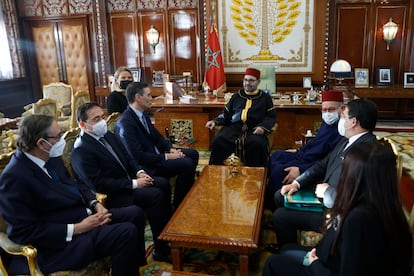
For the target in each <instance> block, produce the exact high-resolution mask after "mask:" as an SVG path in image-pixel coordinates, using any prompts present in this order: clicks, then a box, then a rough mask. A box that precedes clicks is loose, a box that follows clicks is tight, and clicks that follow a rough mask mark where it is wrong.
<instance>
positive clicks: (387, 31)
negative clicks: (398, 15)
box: [382, 17, 398, 50]
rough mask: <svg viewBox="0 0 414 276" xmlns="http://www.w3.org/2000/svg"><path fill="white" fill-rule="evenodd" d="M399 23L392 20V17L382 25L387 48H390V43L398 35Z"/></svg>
mask: <svg viewBox="0 0 414 276" xmlns="http://www.w3.org/2000/svg"><path fill="white" fill-rule="evenodd" d="M397 31H398V24H396V23H394V22H392V18H391V17H390V19H389V20H388V22H387V23H386V24H384V26H383V27H382V34H383V36H384V40H385V42H387V50H389V49H390V43H391V41H393V40H394V38H395V36H396V35H397Z"/></svg>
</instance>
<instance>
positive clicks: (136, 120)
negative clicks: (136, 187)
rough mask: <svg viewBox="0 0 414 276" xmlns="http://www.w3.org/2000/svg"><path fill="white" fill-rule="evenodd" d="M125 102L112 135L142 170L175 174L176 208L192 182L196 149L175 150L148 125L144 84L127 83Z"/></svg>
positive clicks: (148, 103)
mask: <svg viewBox="0 0 414 276" xmlns="http://www.w3.org/2000/svg"><path fill="white" fill-rule="evenodd" d="M126 96H127V100H128V103H129V106H128V107H127V109H126V110H125V111H124V112H123V113H122V116H121V118H120V119H119V120H118V121H117V124H116V129H115V132H116V135H117V136H118V137H119V139H120V140H121V141H122V143H123V144H124V146H125V148H126V149H127V151H128V153H129V155H130V156H131V158H134V159H137V160H138V162H139V164H140V165H142V166H143V167H144V168H145V170H146V171H147V172H148V173H149V174H151V175H155V176H163V177H173V176H177V179H176V184H175V189H174V201H173V207H174V208H175V209H177V208H178V206H179V205H180V203H181V201H182V200H183V199H184V197H185V195H186V194H187V192H188V191H189V190H190V188H191V186H192V185H193V183H194V178H195V170H196V167H197V164H198V152H197V151H196V150H194V149H175V148H172V147H171V146H170V144H169V143H168V142H167V140H166V139H165V138H164V137H163V136H162V135H161V134H160V133H159V132H158V130H157V129H156V128H155V127H154V126H153V125H152V123H151V121H150V120H149V118H148V116H147V115H146V114H145V112H146V111H149V110H150V109H151V104H152V97H151V90H150V88H149V86H148V84H146V83H143V82H134V83H131V84H129V85H128V87H127V89H126Z"/></svg>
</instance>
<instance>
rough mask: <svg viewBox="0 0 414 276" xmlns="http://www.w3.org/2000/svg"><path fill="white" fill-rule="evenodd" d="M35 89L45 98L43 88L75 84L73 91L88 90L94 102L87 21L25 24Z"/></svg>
mask: <svg viewBox="0 0 414 276" xmlns="http://www.w3.org/2000/svg"><path fill="white" fill-rule="evenodd" d="M25 23H26V24H25V36H26V37H28V38H29V40H31V41H32V43H31V44H30V45H28V53H29V65H30V68H29V70H30V74H31V76H32V84H33V85H32V86H33V89H34V90H35V91H36V92H37V93H34V95H35V96H36V95H37V96H38V97H39V98H40V97H42V92H41V91H42V90H41V89H42V86H43V85H45V84H49V83H51V82H64V83H67V84H70V85H72V87H73V91H74V92H76V91H83V90H86V91H89V94H90V96H91V99H93V98H94V97H93V90H92V88H93V87H94V85H93V78H92V71H91V54H90V47H89V37H88V32H87V30H88V24H87V23H88V21H87V20H86V18H80V19H67V20H48V21H26V22H25Z"/></svg>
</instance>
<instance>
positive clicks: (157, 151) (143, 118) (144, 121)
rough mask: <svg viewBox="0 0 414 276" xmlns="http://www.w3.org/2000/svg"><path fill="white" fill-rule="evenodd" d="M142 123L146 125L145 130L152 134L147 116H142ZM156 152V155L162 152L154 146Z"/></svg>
mask: <svg viewBox="0 0 414 276" xmlns="http://www.w3.org/2000/svg"><path fill="white" fill-rule="evenodd" d="M141 122H142V124H143V125H144V127H145V129H146V130H147V132H148V133H151V132H150V130H149V127H148V124H147V120H146V119H145V115H144V114H142V116H141ZM154 150H155V153H156V154H159V153H160V151H159V150H158V148H157V146H155V145H154Z"/></svg>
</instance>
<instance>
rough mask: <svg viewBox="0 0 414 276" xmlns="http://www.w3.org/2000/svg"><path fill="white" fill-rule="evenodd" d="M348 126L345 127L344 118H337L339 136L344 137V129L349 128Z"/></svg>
mask: <svg viewBox="0 0 414 276" xmlns="http://www.w3.org/2000/svg"><path fill="white" fill-rule="evenodd" d="M350 128H351V127H345V119H344V118H341V119H339V122H338V133H339V134H340V135H341V136H345V137H346V131H347V130H348V129H350Z"/></svg>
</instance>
